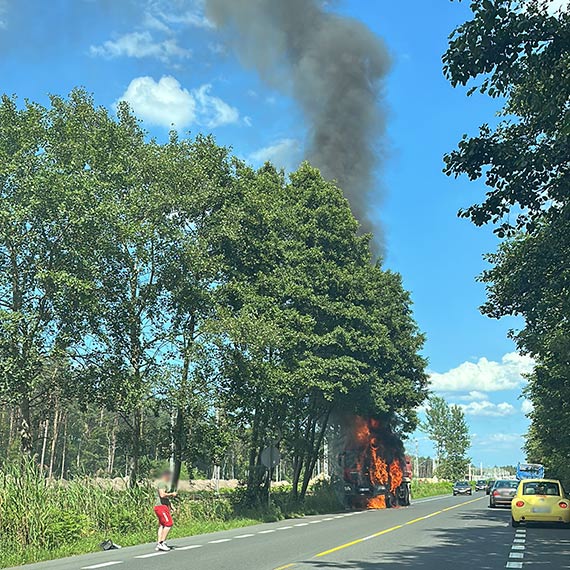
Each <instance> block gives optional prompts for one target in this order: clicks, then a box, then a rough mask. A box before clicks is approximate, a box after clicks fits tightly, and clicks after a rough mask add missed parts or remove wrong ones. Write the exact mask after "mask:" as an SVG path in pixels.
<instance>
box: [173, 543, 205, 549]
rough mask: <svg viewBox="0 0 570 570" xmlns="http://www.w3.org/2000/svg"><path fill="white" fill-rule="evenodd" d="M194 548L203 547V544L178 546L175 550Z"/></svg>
mask: <svg viewBox="0 0 570 570" xmlns="http://www.w3.org/2000/svg"><path fill="white" fill-rule="evenodd" d="M193 548H202V545H201V544H190V545H189V546H177V547H176V548H175V550H192V549H193Z"/></svg>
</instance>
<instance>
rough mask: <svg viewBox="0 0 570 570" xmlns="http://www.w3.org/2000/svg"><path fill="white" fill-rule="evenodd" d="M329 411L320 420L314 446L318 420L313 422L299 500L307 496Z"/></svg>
mask: <svg viewBox="0 0 570 570" xmlns="http://www.w3.org/2000/svg"><path fill="white" fill-rule="evenodd" d="M330 413H331V411H330V409H329V410H328V411H327V412H326V413H325V415H324V417H323V419H322V420H321V430H320V433H319V436H318V438H317V442H316V444H315V431H316V427H317V425H318V420H315V424H314V427H313V430H312V437H311V446H310V447H309V450H308V452H307V453H308V455H307V465H306V467H305V476H304V477H303V486H302V487H301V499H304V498H305V495H306V494H307V489H308V488H309V483H310V481H311V476H312V474H313V471H314V470H315V465H316V463H317V461H318V459H319V453H320V451H321V447H322V445H323V440H324V437H325V432H326V430H327V426H328V423H329V417H330Z"/></svg>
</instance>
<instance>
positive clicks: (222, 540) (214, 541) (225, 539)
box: [208, 538, 232, 544]
mask: <svg viewBox="0 0 570 570" xmlns="http://www.w3.org/2000/svg"><path fill="white" fill-rule="evenodd" d="M231 540H232V539H231V538H219V539H218V540H210V542H208V544H222V542H231Z"/></svg>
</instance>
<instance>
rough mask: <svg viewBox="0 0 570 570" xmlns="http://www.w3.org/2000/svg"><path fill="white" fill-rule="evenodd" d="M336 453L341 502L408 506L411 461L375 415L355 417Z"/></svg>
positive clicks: (374, 506) (378, 506)
mask: <svg viewBox="0 0 570 570" xmlns="http://www.w3.org/2000/svg"><path fill="white" fill-rule="evenodd" d="M345 446H346V447H345V449H344V450H343V451H342V453H340V455H339V465H340V467H341V469H342V480H343V485H344V497H345V504H346V506H347V507H349V508H369V509H386V508H391V507H398V506H402V507H404V506H408V505H409V504H410V500H411V483H412V462H411V459H410V457H408V456H406V455H404V453H403V445H402V442H401V441H400V439H399V438H398V437H397V436H396V435H395V434H393V433H392V432H391V431H389V430H387V429H386V428H384V427H383V426H382V425H381V422H380V421H379V420H377V419H375V418H370V419H365V418H361V417H356V419H355V421H354V429H353V433H352V435H351V436H350V437H348V438H347V441H346V443H345Z"/></svg>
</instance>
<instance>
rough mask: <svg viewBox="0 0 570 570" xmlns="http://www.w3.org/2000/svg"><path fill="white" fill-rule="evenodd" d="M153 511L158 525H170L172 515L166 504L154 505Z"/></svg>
mask: <svg viewBox="0 0 570 570" xmlns="http://www.w3.org/2000/svg"><path fill="white" fill-rule="evenodd" d="M154 512H155V513H156V516H157V517H158V522H159V523H160V526H172V515H171V514H170V509H169V508H168V507H167V506H166V505H159V506H157V507H154Z"/></svg>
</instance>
